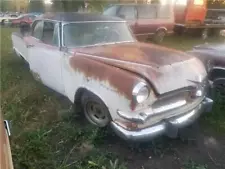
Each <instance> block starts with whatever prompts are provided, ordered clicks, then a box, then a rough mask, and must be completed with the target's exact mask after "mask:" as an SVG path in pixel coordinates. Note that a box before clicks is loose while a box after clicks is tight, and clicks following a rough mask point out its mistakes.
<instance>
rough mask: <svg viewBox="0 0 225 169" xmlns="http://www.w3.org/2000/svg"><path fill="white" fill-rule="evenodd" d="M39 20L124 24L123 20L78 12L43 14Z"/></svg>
mask: <svg viewBox="0 0 225 169" xmlns="http://www.w3.org/2000/svg"><path fill="white" fill-rule="evenodd" d="M41 18H43V19H49V20H55V21H61V22H88V21H96V22H97V21H103V22H104V21H115V22H125V20H123V19H121V18H118V17H113V16H105V15H101V14H93V13H78V12H57V13H46V14H43V15H42V16H41Z"/></svg>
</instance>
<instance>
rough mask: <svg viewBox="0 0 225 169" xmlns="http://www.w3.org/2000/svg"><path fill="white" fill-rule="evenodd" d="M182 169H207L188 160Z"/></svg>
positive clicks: (205, 166)
mask: <svg viewBox="0 0 225 169" xmlns="http://www.w3.org/2000/svg"><path fill="white" fill-rule="evenodd" d="M184 169H208V167H207V165H202V164H197V163H195V162H194V161H192V160H189V161H188V162H187V163H186V164H185V165H184Z"/></svg>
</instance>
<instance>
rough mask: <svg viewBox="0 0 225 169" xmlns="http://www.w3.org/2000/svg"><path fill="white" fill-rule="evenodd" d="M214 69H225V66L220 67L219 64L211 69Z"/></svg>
mask: <svg viewBox="0 0 225 169" xmlns="http://www.w3.org/2000/svg"><path fill="white" fill-rule="evenodd" d="M213 70H223V71H225V68H224V67H219V66H214V67H213V68H212V70H211V71H213Z"/></svg>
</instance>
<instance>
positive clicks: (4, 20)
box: [0, 14, 18, 25]
mask: <svg viewBox="0 0 225 169" xmlns="http://www.w3.org/2000/svg"><path fill="white" fill-rule="evenodd" d="M17 17H18V16H17V15H15V14H11V15H10V14H9V15H8V14H4V15H3V16H0V23H1V25H5V24H6V23H8V21H9V20H10V19H15V18H17Z"/></svg>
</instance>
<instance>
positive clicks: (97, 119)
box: [81, 92, 111, 127]
mask: <svg viewBox="0 0 225 169" xmlns="http://www.w3.org/2000/svg"><path fill="white" fill-rule="evenodd" d="M81 103H82V107H83V111H84V115H85V117H86V118H87V120H88V121H89V122H91V123H92V124H94V125H96V126H98V127H105V126H107V125H108V124H109V122H110V121H111V116H110V113H109V110H108V108H107V107H106V105H105V104H104V103H103V101H102V100H101V99H100V98H99V97H98V96H96V95H94V94H92V93H90V92H85V93H84V94H83V96H82V98H81Z"/></svg>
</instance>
